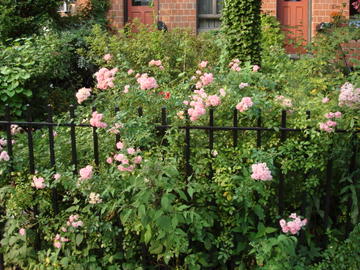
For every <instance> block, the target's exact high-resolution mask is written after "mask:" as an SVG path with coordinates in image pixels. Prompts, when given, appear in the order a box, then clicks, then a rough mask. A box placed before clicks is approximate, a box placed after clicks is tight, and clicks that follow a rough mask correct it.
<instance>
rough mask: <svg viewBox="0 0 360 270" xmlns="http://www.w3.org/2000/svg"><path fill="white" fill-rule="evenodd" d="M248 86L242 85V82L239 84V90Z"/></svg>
mask: <svg viewBox="0 0 360 270" xmlns="http://www.w3.org/2000/svg"><path fill="white" fill-rule="evenodd" d="M248 86H249V84H248V83H244V82H242V83H240V84H239V88H240V89H243V88H245V87H248Z"/></svg>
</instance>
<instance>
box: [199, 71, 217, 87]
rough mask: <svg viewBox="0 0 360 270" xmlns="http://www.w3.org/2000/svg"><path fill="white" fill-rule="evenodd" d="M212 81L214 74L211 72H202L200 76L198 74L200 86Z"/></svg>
mask: <svg viewBox="0 0 360 270" xmlns="http://www.w3.org/2000/svg"><path fill="white" fill-rule="evenodd" d="M213 81H214V75H213V74H212V73H204V74H203V75H202V76H200V81H199V82H201V87H204V86H207V85H209V84H211V83H212V82H213ZM201 87H200V88H201ZM198 89H199V88H198Z"/></svg>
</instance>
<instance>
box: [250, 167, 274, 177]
mask: <svg viewBox="0 0 360 270" xmlns="http://www.w3.org/2000/svg"><path fill="white" fill-rule="evenodd" d="M251 170H252V174H251V178H252V179H254V180H262V181H269V180H272V175H271V171H270V170H269V168H268V166H267V164H266V163H256V164H253V165H251Z"/></svg>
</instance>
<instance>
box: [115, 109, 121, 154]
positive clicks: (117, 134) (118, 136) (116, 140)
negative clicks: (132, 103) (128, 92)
mask: <svg viewBox="0 0 360 270" xmlns="http://www.w3.org/2000/svg"><path fill="white" fill-rule="evenodd" d="M118 112H119V107H118V106H116V107H115V114H117V113H118ZM118 141H120V133H116V134H115V148H116V144H117V143H118Z"/></svg>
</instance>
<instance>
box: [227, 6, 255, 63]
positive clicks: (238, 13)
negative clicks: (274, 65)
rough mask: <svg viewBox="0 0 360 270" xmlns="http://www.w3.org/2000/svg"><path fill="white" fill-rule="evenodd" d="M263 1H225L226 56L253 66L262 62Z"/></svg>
mask: <svg viewBox="0 0 360 270" xmlns="http://www.w3.org/2000/svg"><path fill="white" fill-rule="evenodd" d="M260 8H261V1H257V0H233V1H225V3H224V8H223V10H222V24H221V26H222V32H223V33H224V36H225V39H226V41H225V46H226V47H225V54H226V56H227V57H228V59H235V58H238V59H240V60H241V61H244V62H246V61H249V62H251V63H252V64H260V62H261V18H260Z"/></svg>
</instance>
